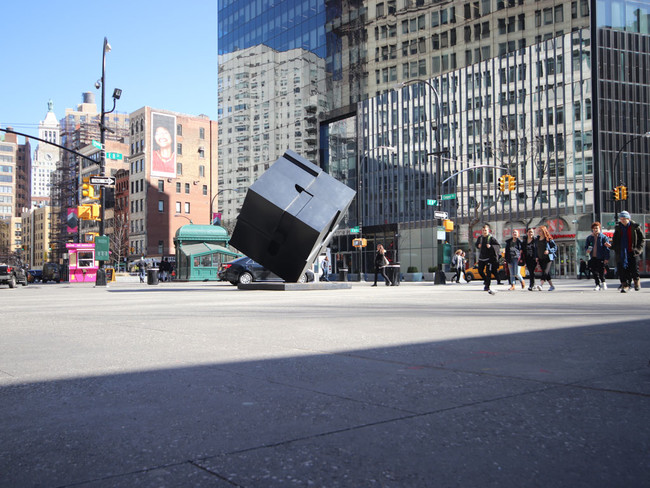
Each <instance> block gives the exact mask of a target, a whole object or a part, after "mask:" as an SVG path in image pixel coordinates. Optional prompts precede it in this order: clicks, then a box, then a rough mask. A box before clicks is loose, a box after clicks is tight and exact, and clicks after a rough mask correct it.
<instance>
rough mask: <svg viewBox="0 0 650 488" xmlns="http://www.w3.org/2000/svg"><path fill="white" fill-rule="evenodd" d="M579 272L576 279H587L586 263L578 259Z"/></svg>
mask: <svg viewBox="0 0 650 488" xmlns="http://www.w3.org/2000/svg"><path fill="white" fill-rule="evenodd" d="M579 270H580V273H579V274H578V279H579V280H581V279H582V277H583V276H584V277H585V278H587V279H589V273H588V272H587V263H586V262H585V260H584V259H582V258H580V266H579Z"/></svg>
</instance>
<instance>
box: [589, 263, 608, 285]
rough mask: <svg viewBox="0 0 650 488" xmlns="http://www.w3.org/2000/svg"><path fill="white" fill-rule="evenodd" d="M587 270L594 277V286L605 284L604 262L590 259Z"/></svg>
mask: <svg viewBox="0 0 650 488" xmlns="http://www.w3.org/2000/svg"><path fill="white" fill-rule="evenodd" d="M589 269H590V270H591V272H592V273H593V275H594V281H595V282H596V286H598V285H600V284H601V283H605V260H603V259H598V258H593V257H592V258H591V259H590V260H589Z"/></svg>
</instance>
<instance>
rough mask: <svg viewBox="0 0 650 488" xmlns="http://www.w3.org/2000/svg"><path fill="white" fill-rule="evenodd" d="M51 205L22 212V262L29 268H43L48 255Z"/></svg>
mask: <svg viewBox="0 0 650 488" xmlns="http://www.w3.org/2000/svg"><path fill="white" fill-rule="evenodd" d="M51 227H52V207H50V206H49V205H41V206H39V207H33V208H31V209H29V210H28V211H25V212H23V216H22V241H23V262H24V263H25V264H26V265H27V266H28V267H29V268H30V269H43V263H46V262H48V260H49V255H50V235H51Z"/></svg>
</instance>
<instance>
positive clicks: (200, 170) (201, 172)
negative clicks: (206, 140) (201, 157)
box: [199, 165, 205, 178]
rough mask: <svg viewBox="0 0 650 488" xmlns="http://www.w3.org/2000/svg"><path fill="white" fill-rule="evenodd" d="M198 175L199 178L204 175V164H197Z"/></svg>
mask: <svg viewBox="0 0 650 488" xmlns="http://www.w3.org/2000/svg"><path fill="white" fill-rule="evenodd" d="M199 176H200V177H201V178H204V177H205V166H203V165H200V166H199Z"/></svg>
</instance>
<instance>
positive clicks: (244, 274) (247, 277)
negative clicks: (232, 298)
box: [219, 257, 314, 285]
mask: <svg viewBox="0 0 650 488" xmlns="http://www.w3.org/2000/svg"><path fill="white" fill-rule="evenodd" d="M222 266H223V267H222V269H221V271H219V279H221V280H223V281H229V282H230V283H231V284H233V285H237V284H238V283H242V284H248V283H251V282H253V281H284V280H283V279H282V278H280V277H279V276H278V275H276V274H275V273H272V272H271V271H269V270H268V269H266V268H265V267H264V266H262V265H261V264H259V263H257V262H255V261H253V260H252V259H251V258H248V257H243V258H239V259H235V260H234V261H231V262H229V263H225V264H223V265H222ZM310 281H314V273H313V272H312V271H311V270H309V269H308V270H307V271H306V272H305V274H303V275H302V276H301V277H300V279H299V280H298V282H299V283H307V282H310Z"/></svg>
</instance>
